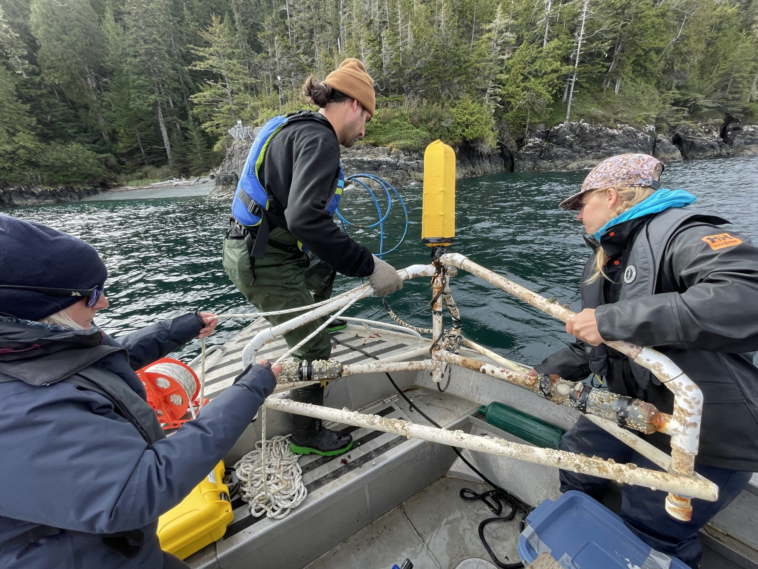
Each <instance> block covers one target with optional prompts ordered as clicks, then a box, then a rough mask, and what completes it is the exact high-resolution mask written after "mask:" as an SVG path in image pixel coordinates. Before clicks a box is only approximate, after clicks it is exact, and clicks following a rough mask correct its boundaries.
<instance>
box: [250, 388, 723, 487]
mask: <svg viewBox="0 0 758 569" xmlns="http://www.w3.org/2000/svg"><path fill="white" fill-rule="evenodd" d="M265 405H266V407H267V408H269V409H274V410H277V411H282V412H285V413H294V414H296V415H304V416H306V417H313V418H315V419H321V420H323V421H334V422H335V423H341V424H344V425H352V426H354V427H360V428H364V429H371V430H375V431H383V432H385V433H394V434H397V435H401V436H404V437H408V438H409V439H410V438H417V439H422V440H425V441H429V442H433V443H439V444H443V445H448V446H453V447H457V448H466V449H469V450H471V451H476V452H485V453H488V454H495V455H498V456H506V457H509V458H514V459H516V460H523V461H526V462H532V463H535V464H544V465H546V466H553V467H556V468H562V469H564V470H569V471H571V472H578V473H581V474H588V475H590V476H597V477H599V478H605V479H607V480H615V481H616V482H620V483H622V484H634V485H638V486H645V487H647V488H654V489H657V490H665V491H668V492H673V493H675V494H679V495H684V496H691V497H693V498H699V499H701V500H707V501H710V502H713V501H715V500H716V499H717V498H718V486H716V485H715V484H714V483H713V482H710V481H708V480H705V479H703V478H698V477H694V476H683V475H681V474H676V473H668V472H661V471H658V470H649V469H647V468H639V467H637V466H636V465H634V464H617V463H615V462H610V461H607V460H603V459H601V458H597V457H587V456H582V455H579V454H574V453H570V452H565V451H560V450H553V449H544V448H539V447H535V446H530V445H521V444H516V443H512V442H510V441H506V440H504V439H499V438H491V437H481V436H477V435H469V434H467V433H464V432H462V431H447V430H445V429H437V428H435V427H427V426H425V425H419V424H416V423H412V422H410V421H403V420H401V419H391V418H388V417H380V416H378V415H366V414H363V413H358V412H356V411H350V410H348V409H331V408H328V407H322V406H319V405H311V404H310V403H299V402H296V401H290V400H288V399H281V398H279V397H269V398H268V399H267V400H266V403H265Z"/></svg>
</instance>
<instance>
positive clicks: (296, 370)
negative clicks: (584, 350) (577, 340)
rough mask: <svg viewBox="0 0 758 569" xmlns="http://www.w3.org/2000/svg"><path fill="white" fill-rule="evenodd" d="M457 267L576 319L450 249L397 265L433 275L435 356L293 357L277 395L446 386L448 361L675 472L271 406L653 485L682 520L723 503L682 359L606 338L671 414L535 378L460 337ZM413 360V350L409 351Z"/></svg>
mask: <svg viewBox="0 0 758 569" xmlns="http://www.w3.org/2000/svg"><path fill="white" fill-rule="evenodd" d="M456 269H462V270H465V271H467V272H469V273H471V274H473V275H475V276H477V277H479V278H481V279H483V280H485V281H487V282H489V283H491V284H493V285H494V286H496V287H498V288H500V289H502V290H504V291H506V292H508V293H510V294H512V295H514V296H516V297H518V298H520V299H522V300H524V301H526V302H528V303H529V304H531V305H532V306H534V307H536V308H538V309H540V310H542V311H543V312H546V313H547V314H549V315H551V316H553V317H554V318H557V319H558V320H561V321H563V322H567V321H568V320H569V319H570V318H571V317H572V316H573V315H574V313H573V312H571V311H570V310H569V309H568V307H566V306H561V305H560V304H559V303H557V302H556V301H555V300H549V299H546V298H543V297H542V296H540V295H538V294H536V293H533V292H532V291H530V290H528V289H526V288H524V287H522V286H521V285H518V284H516V283H514V282H512V281H510V280H508V279H506V278H505V277H502V276H501V275H498V274H496V273H494V272H492V271H490V270H488V269H486V268H484V267H482V266H480V265H477V264H476V263H473V262H472V261H470V260H469V259H467V258H466V257H465V256H463V255H460V254H457V253H448V254H445V255H442V256H441V257H440V258H438V259H436V260H435V261H434V264H433V265H413V266H411V267H408V268H407V269H403V270H400V271H398V272H399V274H400V275H401V278H403V279H404V280H405V279H409V278H414V277H417V276H431V277H432V302H431V303H430V304H431V309H432V330H433V338H432V345H431V348H430V349H429V350H428V352H427V353H429V354H430V355H431V359H427V360H422V361H397V359H398V358H393V359H395V360H396V361H387V360H380V361H377V362H372V363H368V364H355V365H342V364H340V363H339V362H335V361H316V362H310V364H307V363H306V364H305V366H304V365H303V364H301V363H299V362H285V363H284V370H283V372H282V373H281V374H280V376H279V381H280V384H279V386H278V387H277V390H276V391H277V392H281V391H286V390H290V389H293V388H295V387H302V386H304V385H307V384H311V383H316V382H318V381H322V382H323V381H329V380H333V379H337V378H340V377H346V376H350V375H359V374H368V373H378V372H385V371H386V372H396V371H428V372H430V373H431V374H432V378H433V379H434V380H435V381H437V382H440V381H441V380H442V379H443V378H444V377H446V376H447V373H448V369H449V366H451V365H456V366H460V367H464V368H467V369H471V370H473V371H477V372H479V373H482V374H484V375H488V376H490V377H494V378H497V379H500V380H503V381H507V382H509V383H513V384H516V385H519V386H521V387H524V388H526V389H529V390H531V391H533V392H535V393H536V394H538V395H540V396H541V397H544V398H546V399H549V400H551V401H553V402H554V403H556V404H559V405H566V406H570V407H573V408H575V409H577V410H579V411H580V412H582V413H585V414H586V415H588V416H589V417H590V420H593V422H595V423H596V424H598V426H600V427H601V428H603V429H605V430H606V431H608V432H609V433H610V434H612V435H613V436H615V437H617V438H618V439H619V440H621V441H623V442H624V443H626V444H628V445H630V446H631V447H632V448H634V449H636V450H638V451H639V452H640V453H641V454H643V456H646V457H647V458H649V459H650V460H652V461H653V462H654V463H655V464H657V465H659V466H660V467H662V468H665V469H667V470H668V473H663V472H658V471H653V470H648V469H644V468H638V467H636V466H635V465H625V464H616V463H614V462H612V461H606V460H602V459H600V458H597V457H592V458H590V457H585V456H580V455H576V454H572V453H567V452H562V451H554V450H550V449H537V448H535V447H531V446H526V445H518V444H515V443H509V442H506V441H500V440H494V439H489V438H488V437H476V436H473V435H464V434H463V433H459V432H456V433H450V432H448V431H445V430H444V429H435V428H432V427H423V426H421V425H415V424H413V423H407V422H404V421H398V420H396V419H382V418H381V417H375V416H372V415H364V414H361V413H357V412H353V411H348V410H341V411H338V410H334V409H327V408H324V407H317V406H311V405H307V404H302V403H296V402H294V401H288V400H283V399H280V398H271V399H269V400H268V401H267V403H266V405H267V407H269V408H272V409H277V410H280V411H285V412H288V413H295V414H301V415H306V416H310V417H315V418H320V419H323V420H329V421H337V422H340V423H343V424H349V425H353V426H358V427H367V428H372V429H376V430H383V431H385V432H393V433H397V434H402V435H405V436H408V437H416V438H421V439H423V440H427V441H431V442H437V443H441V444H448V445H451V446H456V447H460V448H469V449H470V450H475V451H480V452H488V453H492V454H498V455H501V456H508V457H510V458H515V459H518V460H525V461H527V462H535V463H539V464H545V465H549V466H554V467H557V468H563V469H566V470H571V471H573V472H579V473H583V474H589V475H592V476H598V477H601V478H607V479H611V480H616V481H618V482H621V483H628V484H639V485H642V486H646V487H648V488H653V489H659V490H666V491H668V492H669V494H668V496H667V498H666V503H665V507H666V511H667V512H668V513H669V515H671V516H672V517H674V518H675V519H677V520H680V521H688V520H690V519H691V516H692V505H691V499H692V498H699V499H703V500H709V501H715V500H716V499H717V498H718V487H717V486H716V485H715V484H713V483H712V482H710V481H708V480H706V479H704V478H702V477H700V476H698V475H697V474H695V473H694V463H695V456H696V455H697V449H698V439H699V434H700V425H701V417H702V406H703V397H702V393H701V392H700V389H699V388H698V387H697V385H696V384H695V383H694V382H692V380H690V379H689V378H688V377H687V376H686V375H685V374H684V373H683V372H682V370H681V369H679V367H677V366H676V364H674V363H673V362H672V361H671V360H670V359H669V358H667V357H666V356H664V355H663V354H661V353H659V352H657V351H655V350H653V349H651V348H643V347H640V346H635V345H633V344H630V343H627V342H607V344H608V345H609V346H611V347H613V348H614V349H616V350H618V351H620V352H621V353H623V354H625V355H627V356H629V357H630V358H632V359H633V360H634V361H635V362H636V363H638V364H639V365H641V366H643V367H645V368H646V369H648V370H650V371H651V372H652V373H653V374H654V375H655V376H656V377H657V378H658V379H659V380H660V381H661V383H663V384H665V385H666V387H667V388H668V389H670V390H671V391H672V392H673V393H674V398H675V399H674V413H673V415H668V414H666V413H662V412H660V411H659V410H658V409H656V408H655V407H654V406H653V405H650V404H649V403H646V402H643V401H639V400H634V399H631V398H629V397H624V396H620V395H617V394H613V393H609V392H607V391H601V390H598V389H592V388H591V387H589V386H585V385H584V384H581V383H576V382H569V381H566V380H563V379H562V378H560V377H557V376H551V377H546V376H536V377H535V376H531V375H528V374H527V373H526V371H527V369H526V368H524V367H523V366H521V365H519V364H516V363H515V362H511V361H510V360H507V359H505V358H502V356H499V355H498V354H495V353H494V352H492V351H490V350H487V349H486V348H484V347H482V346H479V345H478V344H475V343H474V342H471V341H470V340H467V339H464V338H463V337H462V336H461V335H460V312H459V309H458V307H457V305H456V303H455V301H454V300H453V298H452V293H451V289H450V277H451V276H454V274H455V272H456ZM372 293H373V289H371V287H370V286H368V285H364V286H362V287H358V288H357V289H355V290H354V291H350V293H346V294H345V295H343V296H341V297H340V298H337V299H335V300H334V302H331V303H328V304H325V305H323V306H319V307H318V308H315V309H314V310H312V311H311V312H308V313H305V314H301V315H300V316H298V317H296V318H293V319H292V320H289V321H287V322H285V323H283V324H280V325H279V326H274V327H269V328H267V329H266V330H264V331H262V332H260V333H259V334H258V335H256V337H255V338H253V340H252V341H251V342H250V344H249V345H248V347H247V348H246V349H245V352H244V355H243V362H249V361H254V358H255V353H256V352H257V351H259V350H260V348H261V347H262V346H263V345H264V344H266V343H268V342H270V341H272V340H274V339H275V338H277V337H280V336H281V335H282V334H284V333H285V332H288V331H290V330H293V329H295V328H297V327H299V326H302V325H303V324H305V323H307V322H312V321H313V320H316V319H318V318H321V317H323V316H324V315H326V314H329V313H331V312H334V311H335V310H338V309H340V308H341V307H343V306H345V304H347V303H349V302H351V301H354V300H357V299H359V298H365V297H366V296H369V295H370V294H372ZM444 306H447V308H448V311H449V312H450V315H451V317H452V318H453V327H452V329H451V330H450V331H448V332H447V334H446V333H445V330H444V325H443V308H444ZM456 324H457V325H456ZM460 343H463V344H464V345H466V346H468V347H469V348H471V349H473V350H475V351H477V352H479V353H481V354H482V355H485V356H487V357H488V358H490V359H491V360H492V361H494V362H496V363H497V364H499V365H493V364H489V363H486V362H483V361H480V360H477V359H474V358H470V357H465V356H462V355H459V354H457V353H455V352H457V346H458V344H460ZM424 351H426V350H424ZM418 355H421V351H420V350H416V351H414V352H413V356H416V357H417V356H418ZM408 357H411V355H410V354H408ZM307 366H310V367H307ZM306 368H307V369H306ZM619 409H623V411H624V414H623V420H624V426H626V427H629V428H633V429H635V430H638V431H641V432H644V433H652V432H656V431H659V432H662V433H665V434H667V435H669V436H671V448H672V452H671V457H669V456H668V455H666V454H665V453H662V452H661V451H657V449H654V447H651V446H650V445H649V444H648V443H645V441H643V440H642V439H640V438H639V437H637V436H635V435H633V434H632V433H630V432H628V431H625V430H624V429H621V428H620V427H617V426H616V425H615V424H614V423H613V422H612V421H618V420H619V417H620V415H619Z"/></svg>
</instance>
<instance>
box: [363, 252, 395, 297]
mask: <svg viewBox="0 0 758 569" xmlns="http://www.w3.org/2000/svg"><path fill="white" fill-rule="evenodd" d="M368 282H369V283H371V286H372V287H374V294H375V295H376V296H387V295H389V294H392V293H393V292H397V291H399V290H400V289H401V288H403V281H402V280H401V279H400V277H399V276H398V274H397V271H396V270H395V267H393V266H392V265H390V264H389V263H385V262H384V261H382V260H381V259H380V258H378V257H377V256H376V255H374V272H373V273H371V276H370V277H369V278H368Z"/></svg>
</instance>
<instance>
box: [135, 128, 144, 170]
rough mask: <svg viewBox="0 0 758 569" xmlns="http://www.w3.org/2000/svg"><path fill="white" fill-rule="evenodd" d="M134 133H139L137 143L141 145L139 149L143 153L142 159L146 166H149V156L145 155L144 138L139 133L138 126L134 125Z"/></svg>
mask: <svg viewBox="0 0 758 569" xmlns="http://www.w3.org/2000/svg"><path fill="white" fill-rule="evenodd" d="M134 134H136V135H137V145H138V146H139V151H140V153H141V154H142V160H143V161H144V162H145V166H147V156H146V155H145V149H144V148H143V147H142V139H141V138H140V135H139V129H138V128H137V127H136V126H135V127H134Z"/></svg>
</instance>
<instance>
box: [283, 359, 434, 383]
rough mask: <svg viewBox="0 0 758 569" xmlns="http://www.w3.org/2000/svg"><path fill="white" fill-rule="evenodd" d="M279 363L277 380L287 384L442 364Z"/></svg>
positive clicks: (416, 368)
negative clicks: (280, 368)
mask: <svg viewBox="0 0 758 569" xmlns="http://www.w3.org/2000/svg"><path fill="white" fill-rule="evenodd" d="M280 365H281V366H282V371H281V372H280V373H279V377H278V378H277V382H278V383H279V384H288V385H289V384H293V383H296V382H308V381H325V380H332V379H338V378H340V377H347V376H350V375H363V374H367V373H384V372H390V373H394V372H399V371H433V370H434V369H436V368H438V367H440V366H441V365H442V364H441V363H439V362H434V361H432V360H422V361H418V362H387V361H381V360H379V361H375V362H371V363H367V364H350V365H344V364H341V363H340V362H338V361H336V360H314V361H312V362H307V361H303V362H284V363H283V364H280Z"/></svg>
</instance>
